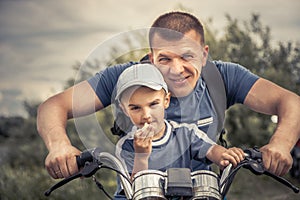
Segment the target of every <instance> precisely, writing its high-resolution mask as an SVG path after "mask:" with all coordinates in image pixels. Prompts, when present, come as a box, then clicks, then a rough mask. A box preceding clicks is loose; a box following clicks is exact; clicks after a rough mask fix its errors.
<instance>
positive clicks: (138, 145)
mask: <svg viewBox="0 0 300 200" xmlns="http://www.w3.org/2000/svg"><path fill="white" fill-rule="evenodd" d="M152 138H153V137H146V138H143V137H137V136H136V135H135V136H134V163H133V170H132V174H131V180H133V177H134V175H135V174H136V173H138V172H139V171H142V170H147V169H148V159H149V157H150V154H151V152H152Z"/></svg>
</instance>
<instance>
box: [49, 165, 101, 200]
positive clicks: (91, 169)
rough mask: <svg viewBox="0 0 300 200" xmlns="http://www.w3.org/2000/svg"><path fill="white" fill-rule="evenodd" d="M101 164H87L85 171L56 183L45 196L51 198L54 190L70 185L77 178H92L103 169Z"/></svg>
mask: <svg viewBox="0 0 300 200" xmlns="http://www.w3.org/2000/svg"><path fill="white" fill-rule="evenodd" d="M101 166H102V165H101V164H99V163H98V162H96V161H93V162H86V163H85V165H84V167H83V169H82V170H81V171H80V172H78V173H76V174H74V175H72V176H70V177H68V178H65V179H63V180H62V181H60V182H58V183H56V184H55V185H53V186H52V187H51V188H49V189H48V190H47V191H46V192H45V193H44V194H45V196H49V195H50V194H51V192H53V191H54V190H56V189H57V188H59V187H61V186H63V185H65V184H67V183H69V182H70V181H72V180H74V179H76V178H80V177H86V178H87V177H91V176H93V175H94V174H95V173H96V172H97V171H98V170H99V169H100V168H101Z"/></svg>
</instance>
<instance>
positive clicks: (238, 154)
mask: <svg viewBox="0 0 300 200" xmlns="http://www.w3.org/2000/svg"><path fill="white" fill-rule="evenodd" d="M244 158H245V153H244V151H243V150H242V149H240V148H236V147H233V148H229V149H226V150H225V151H224V152H223V153H222V155H221V161H220V166H221V167H226V166H227V165H229V164H230V163H231V164H232V165H233V166H234V167H236V166H237V164H238V163H240V162H241V161H242V160H244Z"/></svg>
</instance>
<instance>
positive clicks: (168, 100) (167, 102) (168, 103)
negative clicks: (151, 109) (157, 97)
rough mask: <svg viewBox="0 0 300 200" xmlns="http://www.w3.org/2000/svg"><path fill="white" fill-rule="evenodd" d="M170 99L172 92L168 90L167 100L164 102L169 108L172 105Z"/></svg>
mask: <svg viewBox="0 0 300 200" xmlns="http://www.w3.org/2000/svg"><path fill="white" fill-rule="evenodd" d="M170 100H171V93H170V92H168V93H167V94H166V96H165V102H164V107H165V109H167V108H168V107H169V105H170Z"/></svg>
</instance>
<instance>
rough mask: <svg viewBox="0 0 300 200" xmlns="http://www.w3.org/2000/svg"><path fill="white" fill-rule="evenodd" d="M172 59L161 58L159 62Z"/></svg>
mask: <svg viewBox="0 0 300 200" xmlns="http://www.w3.org/2000/svg"><path fill="white" fill-rule="evenodd" d="M170 60H171V59H170V58H159V59H158V61H159V62H167V61H170Z"/></svg>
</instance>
